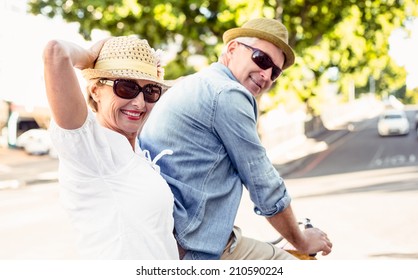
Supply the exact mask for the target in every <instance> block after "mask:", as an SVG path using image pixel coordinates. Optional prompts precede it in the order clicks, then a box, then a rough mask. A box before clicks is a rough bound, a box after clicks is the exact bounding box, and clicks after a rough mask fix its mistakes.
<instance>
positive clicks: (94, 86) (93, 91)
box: [89, 83, 100, 103]
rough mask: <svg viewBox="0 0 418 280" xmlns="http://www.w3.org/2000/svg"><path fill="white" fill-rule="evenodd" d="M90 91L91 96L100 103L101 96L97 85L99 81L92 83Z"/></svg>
mask: <svg viewBox="0 0 418 280" xmlns="http://www.w3.org/2000/svg"><path fill="white" fill-rule="evenodd" d="M89 91H90V95H91V98H93V100H94V101H96V102H97V103H98V102H99V100H100V98H99V96H100V95H99V86H98V85H97V83H92V84H91V85H90V86H89Z"/></svg>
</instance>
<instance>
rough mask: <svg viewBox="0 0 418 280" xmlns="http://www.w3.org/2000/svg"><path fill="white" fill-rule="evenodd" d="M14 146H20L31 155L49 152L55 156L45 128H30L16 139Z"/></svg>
mask: <svg viewBox="0 0 418 280" xmlns="http://www.w3.org/2000/svg"><path fill="white" fill-rule="evenodd" d="M16 147H18V148H22V149H24V150H25V152H27V153H28V154H31V155H45V154H49V155H50V156H51V157H56V153H55V150H54V148H53V146H52V143H51V140H50V138H49V132H48V130H46V129H41V128H39V129H30V130H28V131H26V132H24V133H22V134H21V135H20V136H19V137H17V139H16Z"/></svg>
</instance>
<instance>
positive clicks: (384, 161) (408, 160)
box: [369, 153, 416, 167]
mask: <svg viewBox="0 0 418 280" xmlns="http://www.w3.org/2000/svg"><path fill="white" fill-rule="evenodd" d="M376 154H377V153H376ZM415 162H416V156H415V155H414V154H410V155H394V156H386V157H375V158H374V159H373V161H372V162H371V163H370V164H369V166H370V167H376V166H377V167H388V166H390V167H392V166H400V165H405V164H413V163H415Z"/></svg>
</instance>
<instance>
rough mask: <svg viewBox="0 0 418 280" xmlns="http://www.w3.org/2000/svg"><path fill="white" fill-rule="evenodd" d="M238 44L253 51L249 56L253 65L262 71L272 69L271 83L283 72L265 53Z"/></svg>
mask: <svg viewBox="0 0 418 280" xmlns="http://www.w3.org/2000/svg"><path fill="white" fill-rule="evenodd" d="M238 44H241V45H243V46H245V47H247V48H248V49H250V50H252V51H253V54H252V55H251V59H252V60H253V61H254V63H255V64H257V66H258V67H260V68H261V69H263V70H266V69H269V68H272V71H271V78H270V79H271V80H272V81H274V80H276V79H277V78H278V77H279V76H280V74H281V73H282V72H283V70H282V69H281V68H280V67H279V66H276V65H275V64H274V63H273V61H272V60H271V58H270V56H269V55H268V54H266V53H265V52H263V51H262V50H259V49H257V48H253V47H251V46H248V45H246V44H244V43H241V42H238Z"/></svg>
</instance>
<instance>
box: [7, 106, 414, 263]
mask: <svg viewBox="0 0 418 280" xmlns="http://www.w3.org/2000/svg"><path fill="white" fill-rule="evenodd" d="M408 114H409V116H410V117H411V118H412V112H409V113H408ZM417 145H418V139H417V138H416V135H415V134H414V133H413V132H411V133H410V134H409V135H408V136H393V137H379V136H378V135H377V131H376V118H372V119H366V120H364V121H361V122H357V123H353V128H352V130H351V131H350V132H349V133H348V134H346V135H345V136H344V137H342V138H341V139H339V140H337V141H336V142H334V143H332V144H329V145H328V147H327V148H326V149H324V150H323V151H321V152H318V153H316V154H313V155H310V156H308V157H307V158H306V159H305V160H304V164H303V165H301V166H300V168H298V169H296V170H294V171H293V172H291V173H289V174H287V175H286V176H285V177H284V179H285V182H286V185H287V188H288V191H289V193H290V194H291V196H292V198H293V201H292V207H293V210H294V212H295V214H296V216H297V217H298V218H299V219H303V218H305V217H308V218H310V219H311V220H312V223H313V224H314V226H317V227H319V228H321V229H322V230H324V231H325V232H327V234H328V235H329V237H330V239H331V240H332V242H333V244H334V247H333V252H332V253H331V254H330V255H329V256H326V257H323V256H321V255H318V259H321V260H366V259H389V260H392V259H399V260H404V259H418V242H416V240H415V238H416V236H418V224H417V223H416V217H415V215H416V213H417V208H418V206H417V201H418V164H417V161H418V149H417ZM0 156H1V164H0V182H1V181H3V182H5V181H8V182H10V180H12V179H13V178H20V179H24V178H26V179H28V178H32V179H30V180H29V179H28V180H26V183H24V184H20V185H18V186H17V187H13V186H12V187H10V186H9V187H4V186H3V188H0V248H1V250H0V259H3V260H6V259H17V260H19V259H77V258H78V256H77V253H76V251H75V240H76V235H75V232H74V231H73V229H72V227H71V225H70V222H69V221H68V218H67V216H66V213H65V212H64V210H63V209H62V208H61V205H60V204H59V186H58V184H57V182H56V181H55V180H54V178H56V169H57V166H58V165H57V164H58V162H57V160H56V159H51V158H48V157H47V156H28V155H25V154H24V153H23V152H22V151H4V150H0ZM34 174H36V178H35V180H34V179H33V178H34ZM242 202H243V203H242V205H241V207H240V210H239V214H238V217H237V220H236V224H237V225H238V226H240V227H241V228H242V229H243V233H244V235H246V236H250V237H254V238H257V239H262V240H274V239H276V238H277V234H276V233H275V232H274V231H273V230H272V228H271V227H270V226H269V225H268V224H267V222H266V220H265V219H264V218H262V217H259V216H257V215H255V214H254V213H253V211H252V204H251V202H250V201H249V199H248V195H247V193H244V196H243V199H242Z"/></svg>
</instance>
